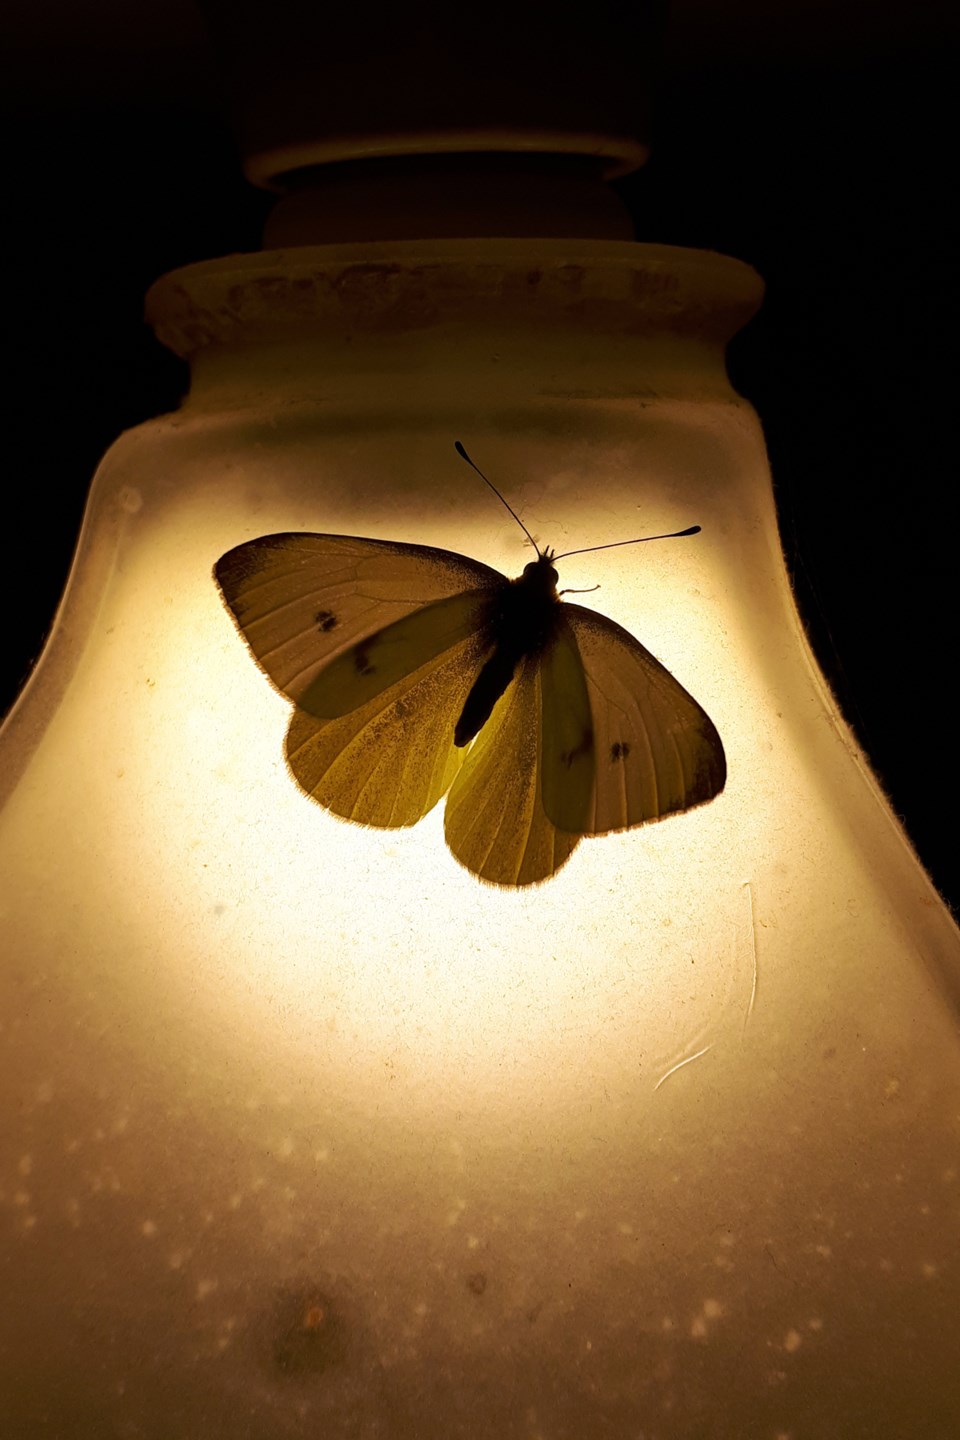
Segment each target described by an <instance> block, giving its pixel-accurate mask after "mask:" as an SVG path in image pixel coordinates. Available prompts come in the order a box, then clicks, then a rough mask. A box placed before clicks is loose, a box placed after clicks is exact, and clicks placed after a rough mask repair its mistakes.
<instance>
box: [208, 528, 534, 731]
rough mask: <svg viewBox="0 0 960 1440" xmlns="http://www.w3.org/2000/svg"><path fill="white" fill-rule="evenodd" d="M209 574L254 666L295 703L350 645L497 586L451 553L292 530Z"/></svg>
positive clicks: (239, 549)
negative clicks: (455, 598)
mask: <svg viewBox="0 0 960 1440" xmlns="http://www.w3.org/2000/svg"><path fill="white" fill-rule="evenodd" d="M214 574H215V576H216V580H217V583H218V585H219V586H220V589H221V591H222V593H223V597H224V599H225V600H226V603H227V606H228V607H229V609H230V611H231V614H232V615H233V617H234V620H235V621H236V624H237V627H238V629H239V630H240V633H241V634H242V635H243V637H244V639H245V640H246V642H247V644H248V645H249V647H250V649H251V651H252V652H253V655H254V657H255V659H256V660H257V662H258V664H259V665H260V666H261V668H262V669H263V670H264V671H265V672H266V674H267V675H268V676H269V678H270V679H271V681H272V682H273V684H274V685H275V686H276V687H277V689H278V690H280V691H281V692H282V693H283V694H284V695H286V696H287V698H288V699H289V700H293V701H294V702H295V703H299V701H300V699H301V697H302V696H303V695H304V693H305V692H306V691H307V690H308V689H309V687H310V685H311V684H312V683H313V681H314V680H315V679H316V677H317V675H318V674H319V672H320V671H321V670H323V669H324V668H325V667H326V666H327V665H329V664H330V662H331V661H333V660H335V659H336V658H337V657H338V656H339V655H342V654H344V652H346V651H347V650H349V649H350V648H351V647H352V646H354V645H356V644H357V643H358V642H360V641H363V640H365V639H367V638H368V637H369V636H371V635H373V634H376V633H377V632H378V631H381V630H384V629H385V628H386V627H387V626H389V625H391V624H393V623H395V622H396V621H398V620H401V619H403V618H404V617H405V616H407V615H410V614H411V613H412V612H414V611H416V610H418V609H420V608H421V607H422V606H425V605H430V604H432V603H433V602H435V601H437V600H442V599H445V598H448V597H451V596H454V595H458V594H460V593H461V592H463V591H467V590H479V589H484V588H486V587H494V588H495V587H497V586H502V585H505V584H506V583H507V582H506V577H505V576H503V575H501V574H500V573H499V571H497V570H493V569H491V568H490V566H489V565H483V564H481V563H480V562H479V561H477V560H471V559H469V558H468V557H467V556H466V555H457V554H455V553H454V552H453V551H451V550H438V549H435V548H433V547H432V546H429V545H404V544H399V543H394V542H392V541H386V540H369V539H365V538H362V537H359V536H352V535H313V534H307V533H304V534H300V533H296V532H291V533H284V534H277V535H262V536H260V537H259V538H258V539H256V540H250V541H248V542H246V543H245V544H243V545H238V546H236V547H235V548H234V549H233V550H229V551H227V553H226V554H225V555H223V556H222V557H221V558H220V560H218V561H217V564H216V566H215V567H214Z"/></svg>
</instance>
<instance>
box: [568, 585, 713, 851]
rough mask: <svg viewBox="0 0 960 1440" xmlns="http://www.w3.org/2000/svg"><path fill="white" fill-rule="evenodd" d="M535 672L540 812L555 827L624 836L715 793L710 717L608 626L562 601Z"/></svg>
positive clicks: (640, 649)
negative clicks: (539, 680)
mask: <svg viewBox="0 0 960 1440" xmlns="http://www.w3.org/2000/svg"><path fill="white" fill-rule="evenodd" d="M571 647H572V648H571ZM574 651H575V652H576V655H578V656H579V659H580V662H581V663H580V666H579V667H578V666H577V665H576V663H575V656H574ZM542 670H543V701H542V703H543V720H542V726H543V736H544V757H543V806H544V810H545V812H546V813H547V815H548V816H549V817H550V819H551V820H552V822H553V824H554V825H556V826H557V827H558V829H560V830H563V831H571V832H573V833H576V834H588V835H602V834H605V833H606V832H608V831H610V830H626V829H629V828H630V827H631V826H634V825H642V824H644V822H646V821H649V820H659V819H661V818H662V817H663V816H665V815H672V814H676V813H678V812H679V811H683V810H689V809H692V808H693V807H694V806H696V805H703V804H705V803H706V802H707V801H708V800H712V799H713V797H714V796H715V795H718V794H719V793H720V791H721V790H722V789H723V786H724V783H725V781H726V774H727V766H726V757H725V756H724V752H723V745H722V743H721V740H720V736H719V735H718V734H717V731H716V728H715V726H714V724H713V722H712V720H711V719H710V717H709V716H708V715H707V713H706V711H705V710H703V708H702V707H701V706H700V705H698V703H697V701H696V700H694V698H693V696H692V695H689V694H688V693H687V691H686V690H684V688H683V686H682V685H681V684H679V682H678V681H676V680H675V679H674V678H673V676H672V675H671V674H670V672H669V671H668V670H667V669H665V668H664V666H663V665H661V664H660V662H659V661H658V660H656V659H655V658H654V657H653V656H652V655H651V654H650V652H649V650H645V649H644V647H643V646H642V645H641V644H640V642H639V641H638V640H635V639H634V637H633V636H632V635H631V634H630V633H629V632H628V631H627V630H624V629H623V628H622V627H621V626H620V625H617V624H615V623H614V621H612V620H608V619H607V618H606V617H605V616H603V615H598V614H596V613H595V612H594V611H592V610H586V609H584V608H583V607H582V606H580V605H571V604H567V603H564V604H562V605H561V607H560V618H559V621H558V630H557V638H556V640H555V642H554V643H553V644H552V645H551V646H549V647H548V649H547V650H546V652H545V653H544V656H543V661H542ZM581 677H582V679H581ZM584 697H585V698H586V708H585V707H584Z"/></svg>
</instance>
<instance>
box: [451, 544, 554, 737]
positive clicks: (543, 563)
mask: <svg viewBox="0 0 960 1440" xmlns="http://www.w3.org/2000/svg"><path fill="white" fill-rule="evenodd" d="M558 578H559V577H558V575H557V572H556V570H555V569H554V568H553V566H552V564H551V563H550V557H549V554H545V555H542V556H541V557H540V558H539V559H538V560H532V561H531V562H530V564H529V565H525V566H524V568H523V574H522V575H519V576H518V577H517V578H516V579H515V580H505V583H504V584H503V586H502V587H501V588H499V589H498V590H497V591H496V592H495V598H493V599H492V600H491V602H490V611H489V616H488V618H487V620H486V622H485V627H486V629H487V632H488V637H489V644H490V647H491V648H490V654H489V655H488V656H487V658H486V659H485V661H484V664H483V666H482V668H481V670H480V672H479V674H478V675H477V678H476V680H475V681H474V683H473V686H472V688H471V690H470V693H469V695H468V696H467V698H466V701H465V702H464V706H463V710H462V711H461V713H460V718H459V720H458V721H457V723H456V725H455V727H454V732H453V743H454V744H455V745H456V746H457V747H458V748H462V747H463V746H464V745H469V743H470V741H471V740H473V738H474V737H475V736H476V735H477V734H478V733H479V731H480V730H481V729H482V727H483V726H484V725H485V724H486V722H487V721H488V720H489V718H490V716H491V714H492V713H493V707H494V706H495V705H496V703H497V701H498V700H499V699H500V696H501V695H502V694H503V693H504V691H505V690H506V689H507V686H508V685H509V684H510V682H511V680H512V679H513V678H514V675H515V674H516V671H517V667H518V665H519V664H520V662H521V661H522V660H525V659H527V658H530V657H535V656H538V655H541V654H542V653H543V651H544V650H545V648H546V646H547V645H548V644H549V642H550V640H551V638H552V637H553V635H554V633H555V631H556V625H557V617H558V606H559V605H560V604H561V603H562V602H561V600H560V597H559V595H558V594H557V580H558Z"/></svg>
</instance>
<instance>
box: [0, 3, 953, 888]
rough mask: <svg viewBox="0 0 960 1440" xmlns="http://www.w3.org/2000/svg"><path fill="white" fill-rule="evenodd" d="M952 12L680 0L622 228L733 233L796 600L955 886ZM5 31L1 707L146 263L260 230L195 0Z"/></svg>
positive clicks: (156, 398) (40, 607)
mask: <svg viewBox="0 0 960 1440" xmlns="http://www.w3.org/2000/svg"><path fill="white" fill-rule="evenodd" d="M38 12H39V13H38ZM131 12H132V13H131ZM955 26H956V22H955V20H954V19H953V9H952V8H951V7H950V6H947V5H919V6H916V5H915V6H912V7H907V6H906V5H902V6H901V5H895V4H894V3H893V0H888V3H874V4H866V3H864V4H858V3H854V0H834V3H831V4H827V3H826V0H823V3H820V0H790V3H786V4H782V5H772V4H769V3H767V0H764V3H761V0H730V3H728V4H720V3H717V4H715V5H713V4H710V3H708V0H685V3H677V4H675V5H674V6H673V10H672V18H671V22H670V29H669V31H668V37H667V45H666V54H665V60H664V65H663V69H662V71H661V81H660V87H659V95H658V99H657V104H656V111H655V131H654V155H653V159H652V160H651V162H650V164H649V165H648V167H647V168H646V169H645V170H644V171H642V172H640V173H638V174H637V175H635V176H632V177H628V178H627V179H625V180H624V181H622V182H620V184H619V188H620V190H621V193H622V195H623V197H624V199H625V200H626V202H627V204H628V206H629V208H630V209H631V211H632V213H633V215H634V216H635V219H636V223H637V230H638V235H639V237H640V238H641V239H644V240H651V241H662V242H668V243H674V244H681V245H694V246H702V247H705V248H709V249H715V250H720V251H725V252H726V253H728V254H731V255H736V256H739V257H741V258H742V259H744V260H747V261H749V262H750V263H751V264H752V265H754V266H755V267H756V268H757V269H758V270H759V271H760V272H761V274H762V275H763V276H764V278H765V280H766V282H767V299H766V302H765V305H764V307H763V310H762V312H761V314H760V315H759V316H758V317H757V319H756V320H755V321H753V322H752V323H751V325H750V326H749V327H748V329H747V330H746V331H745V332H744V333H743V335H741V336H740V337H739V338H738V339H737V341H735V343H734V346H733V349H732V352H731V362H730V363H731V372H732V375H733V379H734V383H735V384H736V386H737V388H738V389H739V390H740V391H741V392H742V393H743V394H744V395H746V396H747V397H748V398H749V399H750V400H751V401H752V402H753V404H754V405H755V407H756V408H757V410H758V411H759V413H760V416H761V419H762V421H763V424H764V428H765V431H766V435H767V440H768V445H769V449H770V456H771V463H772V468H773V474H774V481H775V487H776V495H777V502H778V506H779V512H780V523H781V531H782V536H783V542H784V548H785V551H786V555H787V561H788V565H789V568H790V572H791V575H792V577H793V580H794V585H795V588H796V592H797V597H798V601H799V604H800V608H801V612H802V614H803V616H804V619H805V622H806V624H807V627H808V631H809V633H810V635H811V638H812V641H813V644H814V648H815V650H816V652H817V655H818V657H819V660H820V663H821V665H822V667H823V669H824V671H825V673H826V675H827V677H828V679H829V680H830V683H831V684H832V686H833V688H834V691H835V693H836V694H837V696H838V698H839V700H840V703H841V706H842V708H843V710H844V712H845V714H846V715H847V717H848V719H849V721H850V722H851V724H852V725H853V727H854V729H855V731H856V732H857V734H858V736H859V738H860V741H861V743H862V744H863V745H864V747H865V749H866V751H867V753H868V755H869V756H870V758H871V761H872V763H873V765H874V768H875V770H876V771H877V773H878V775H879V777H880V779H881V781H882V783H883V784H884V786H885V788H886V790H887V792H888V794H889V795H890V797H891V799H892V803H893V807H894V809H895V811H896V812H897V813H898V814H899V815H900V816H901V818H902V819H903V820H904V822H905V824H906V827H907V830H908V832H909V833H910V835H911V837H912V838H913V841H914V843H915V844H916V846H917V848H918V850H919V852H920V855H921V857H922V859H923V860H924V862H925V864H926V866H927V868H928V869H929V870H930V872H931V874H932V875H933V878H934V880H935V882H936V883H937V885H938V886H939V888H940V890H941V892H942V893H943V894H944V895H945V896H946V898H947V899H948V901H950V902H952V903H953V904H954V905H956V904H958V903H960V863H958V855H957V847H956V844H955V841H954V833H955V830H956V827H957V820H958V817H957V808H958V803H960V784H958V775H957V771H958V761H957V755H958V743H957V721H956V718H955V712H956V706H955V702H954V700H953V696H952V687H953V685H954V683H955V670H956V668H957V667H956V656H957V644H956V638H955V635H956V600H955V591H956V581H955V575H956V572H957V568H958V560H957V548H958V536H957V532H956V529H955V526H954V514H953V512H954V503H953V497H954V489H955V476H956V468H957V467H956V462H955V458H954V456H955V449H956V445H955V436H954V413H955V410H956V405H955V402H954V394H953V391H954V385H955V373H953V372H954V362H953V353H954V348H955V341H954V335H955V315H954V311H955V308H956V304H955V297H956V289H955V283H954V273H955V268H956V263H957V254H956V248H955V245H954V243H953V232H952V228H951V226H952V209H953V205H954V203H955V201H956V195H955V194H954V193H953V192H954V191H955V189H956V163H955V152H956V140H955V135H954V133H953V132H954V131H955V128H956V118H955V115H954V114H953V110H952V103H951V96H952V93H953V92H954V91H955V89H956V61H957V55H956V28H955ZM0 39H6V42H7V43H6V44H5V47H4V48H5V50H6V56H7V58H6V65H7V66H8V74H7V75H6V77H5V79H4V94H5V97H6V98H5V100H4V102H3V124H4V134H5V146H4V158H5V165H4V180H5V188H6V192H7V201H8V212H9V215H10V218H9V219H8V221H7V223H6V229H5V233H4V240H3V247H4V257H3V258H4V266H3V274H4V285H3V308H4V318H5V321H6V325H5V330H6V335H5V349H6V353H7V357H8V361H9V363H10V366H11V367H12V368H11V369H10V371H9V373H8V379H7V383H6V399H7V404H6V406H5V410H4V432H5V434H4V438H5V449H6V460H7V464H6V466H5V477H4V478H5V489H6V503H5V512H4V514H5V523H4V527H3V540H4V549H5V553H6V557H7V564H6V565H5V566H4V567H3V574H2V579H0V587H2V589H0V605H2V607H3V608H2V613H3V615H4V618H5V625H4V631H3V642H2V646H0V713H2V712H3V711H4V710H5V709H6V708H7V707H8V706H9V704H10V703H12V701H13V699H14V697H15V695H16V693H17V691H18V689H19V688H20V686H21V685H22V683H23V681H24V679H25V677H26V675H27V673H28V671H29V668H30V665H31V664H32V662H33V660H34V659H35V657H36V656H37V654H38V652H39V650H40V649H41V647H42V644H43V640H44V636H45V633H46V631H47V629H48V627H49V624H50V621H51V619H52V615H53V611H54V609H55V607H56V604H57V601H58V599H59V595H60V592H61V590H62V587H63V583H64V580H65V578H66V573H67V569H68V566H69V562H70V556H71V552H72V548H73V545H74V542H75V539H76V534H77V530H78V527H79V523H80V518H81V514H82V509H83V503H84V498H85V493H86V489H87V486H88V483H89V480H90V477H91V475H92V473H93V471H94V469H95V467H96V465H97V462H98V460H99V459H100V457H101V455H102V454H103V452H104V451H105V450H106V449H107V448H108V446H109V445H110V444H111V442H112V441H113V440H114V439H115V437H116V436H117V434H118V433H119V432H120V431H121V430H124V429H126V428H128V427H129V426H131V425H135V424H137V423H138V422H139V421H141V420H143V419H145V418H147V417H148V416H150V415H154V414H157V413H159V412H161V411H164V410H168V409H171V408H174V407H175V406H176V405H177V403H178V400H179V397H180V395H181V393H182V391H183V389H184V386H185V372H184V370H183V368H182V367H181V365H180V363H179V362H178V361H176V360H175V359H174V358H173V357H172V356H170V355H168V354H167V353H166V352H165V351H163V350H162V349H161V348H160V346H159V345H157V344H156V342H155V341H154V340H153V338H152V336H151V334H150V333H149V332H148V331H147V330H146V328H145V327H144V325H143V323H142V304H143V295H144V292H145V290H146V289H147V287H148V286H149V284H150V283H151V282H152V281H153V280H154V279H155V278H156V277H157V276H158V275H160V274H162V273H164V272H165V271H167V270H170V269H173V268H175V267H176V266H178V265H183V264H187V263H189V262H191V261H193V260H198V259H204V258H207V257H209V256H217V255H224V254H228V253H230V252H232V251H238V250H252V249H256V248H258V247H259V243H260V231H261V227H262V224H263V220H264V218H265V216H266V214H267V212H268V210H269V208H270V204H271V201H270V199H269V197H268V196H266V195H264V194H261V193H259V192H257V191H255V190H253V189H252V188H251V187H250V186H249V185H248V184H247V183H246V182H245V180H244V179H243V176H242V174H241V170H240V164H239V160H238V158H237V155H236V151H235V147H234V144H233V140H232V138H231V135H230V133H229V130H228V128H227V125H226V123H225V121H224V119H223V118H222V115H221V113H220V111H219V110H218V103H219V102H218V96H217V94H216V91H215V86H213V85H212V83H211V80H210V72H209V62H208V60H207V58H206V54H205V49H204V39H203V32H202V27H201V25H200V22H199V19H198V18H197V16H196V14H195V13H194V11H193V8H192V6H191V5H190V4H189V3H188V0H166V3H162V4H161V3H159V0H140V3H139V4H138V5H133V6H130V5H129V4H126V6H124V4H122V3H121V0H98V3H87V0H61V4H60V6H59V7H58V6H57V5H53V6H49V5H48V6H44V7H36V6H34V7H33V9H31V8H30V7H28V6H27V5H25V4H22V3H21V0H16V3H14V4H12V5H10V7H9V9H8V11H6V12H5V18H4V19H3V20H2V21H0ZM18 563H19V564H20V565H21V566H22V567H23V573H22V574H16V575H15V574H14V573H13V566H14V565H15V564H18Z"/></svg>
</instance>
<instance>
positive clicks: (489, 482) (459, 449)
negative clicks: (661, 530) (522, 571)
mask: <svg viewBox="0 0 960 1440" xmlns="http://www.w3.org/2000/svg"><path fill="white" fill-rule="evenodd" d="M453 448H454V449H455V450H456V452H457V454H458V455H459V456H460V459H461V460H466V462H467V464H468V465H469V466H470V468H471V470H476V472H477V474H478V475H479V476H480V479H481V480H483V481H484V483H485V484H487V485H489V486H490V489H491V490H492V491H493V493H494V495H496V497H497V499H498V500H499V501H500V503H501V505H503V506H505V507H506V509H507V510H509V511H510V514H511V515H512V516H513V518H514V520H516V522H517V524H518V525H519V526H520V529H521V530H522V531H523V533H524V535H526V537H527V539H528V540H529V541H530V544H531V545H532V546H533V548H534V550H536V552H537V554H538V555H540V546H539V545H538V544H537V542H536V540H534V538H533V536H532V535H531V534H530V531H529V530H528V529H527V527H526V525H524V523H523V521H522V520H521V519H520V516H519V515H518V514H517V512H516V510H514V508H513V506H512V505H510V504H508V502H507V501H506V500H504V498H503V496H502V495H501V494H500V491H499V490H498V489H497V487H496V485H494V483H493V481H492V480H488V479H487V477H486V475H484V473H483V471H482V470H481V469H480V466H479V465H474V463H473V461H472V460H471V459H470V456H469V455H468V454H467V452H466V450H464V448H463V446H462V445H461V444H460V441H459V440H455V441H454V442H453ZM697 528H698V529H699V526H698V527H697ZM651 538H653V537H651ZM600 548H602V547H600ZM540 558H541V560H542V559H543V556H542V555H541V556H540Z"/></svg>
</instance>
